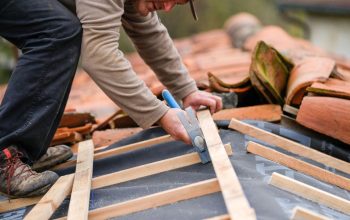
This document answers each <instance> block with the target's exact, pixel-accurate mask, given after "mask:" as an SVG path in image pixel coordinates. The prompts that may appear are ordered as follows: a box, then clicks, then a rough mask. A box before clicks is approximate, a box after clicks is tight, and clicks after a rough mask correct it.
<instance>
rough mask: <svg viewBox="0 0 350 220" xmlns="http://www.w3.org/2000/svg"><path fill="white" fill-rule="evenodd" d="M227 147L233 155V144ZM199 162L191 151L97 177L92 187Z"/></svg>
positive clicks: (99, 186) (112, 183)
mask: <svg viewBox="0 0 350 220" xmlns="http://www.w3.org/2000/svg"><path fill="white" fill-rule="evenodd" d="M225 149H226V152H227V154H228V155H232V148H231V145H229V144H227V145H225ZM197 163H201V159H200V158H199V155H198V153H190V154H186V155H181V156H178V157H173V158H169V159H165V160H161V161H157V162H153V163H149V164H144V165H141V166H137V167H133V168H129V169H126V170H121V171H119V172H115V173H111V174H106V175H103V176H99V177H95V178H94V179H93V181H92V188H93V189H98V188H102V187H105V186H111V185H114V184H118V183H122V182H127V181H130V180H135V179H139V178H142V177H146V176H151V175H154V174H158V173H162V172H166V171H170V170H175V169H179V168H183V167H187V166H191V165H194V164H197Z"/></svg>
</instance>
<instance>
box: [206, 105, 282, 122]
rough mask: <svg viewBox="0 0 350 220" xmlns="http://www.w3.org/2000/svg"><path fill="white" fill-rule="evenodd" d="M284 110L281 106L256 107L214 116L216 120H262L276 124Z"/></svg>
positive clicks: (234, 109)
mask: <svg viewBox="0 0 350 220" xmlns="http://www.w3.org/2000/svg"><path fill="white" fill-rule="evenodd" d="M281 115H282V110H281V106H279V105H272V104H270V105H269V104H267V105H256V106H249V107H240V108H232V109H223V110H221V111H219V112H217V113H215V114H214V115H213V119H214V120H231V119H232V118H235V119H238V120H247V119H249V120H261V121H270V122H276V121H280V120H281Z"/></svg>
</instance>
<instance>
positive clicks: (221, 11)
mask: <svg viewBox="0 0 350 220" xmlns="http://www.w3.org/2000/svg"><path fill="white" fill-rule="evenodd" d="M275 1H276V0H196V1H195V5H196V8H197V14H198V17H199V20H198V21H195V20H194V19H193V17H192V13H191V10H190V7H189V5H177V6H176V7H175V8H174V9H173V10H172V11H171V12H159V13H158V15H159V17H160V19H161V21H162V23H163V24H164V25H165V26H166V27H167V28H168V30H169V33H170V35H171V36H172V37H173V38H181V37H187V36H190V35H193V34H196V33H199V32H203V31H207V30H211V29H217V28H222V27H223V25H224V23H225V21H226V20H227V19H228V18H229V17H231V16H232V15H234V14H237V13H240V12H248V13H251V14H253V15H255V16H256V17H257V18H258V19H259V20H260V21H261V22H262V23H263V24H264V25H270V24H274V25H279V26H283V27H284V28H287V26H286V24H285V22H283V19H282V17H281V15H280V14H279V12H278V10H277V7H276V4H275ZM287 29H288V28H287ZM126 38H127V37H126V35H125V34H122V37H121V44H120V48H121V49H122V50H123V51H124V52H130V51H133V47H132V46H131V45H130V41H128V39H126Z"/></svg>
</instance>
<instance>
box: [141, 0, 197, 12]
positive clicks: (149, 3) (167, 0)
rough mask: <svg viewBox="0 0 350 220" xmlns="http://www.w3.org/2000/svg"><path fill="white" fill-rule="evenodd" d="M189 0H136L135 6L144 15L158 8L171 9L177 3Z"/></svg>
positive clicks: (184, 2) (180, 3)
mask: <svg viewBox="0 0 350 220" xmlns="http://www.w3.org/2000/svg"><path fill="white" fill-rule="evenodd" d="M188 1H189V0H135V7H136V10H137V11H138V12H139V13H140V14H141V15H142V16H146V15H148V13H150V12H152V11H156V10H164V11H171V9H172V8H173V7H174V6H175V5H178V4H179V5H182V4H186V3H187V2H188ZM191 7H192V5H191Z"/></svg>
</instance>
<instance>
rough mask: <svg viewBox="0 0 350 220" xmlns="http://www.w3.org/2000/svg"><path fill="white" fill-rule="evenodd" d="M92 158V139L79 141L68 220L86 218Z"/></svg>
mask: <svg viewBox="0 0 350 220" xmlns="http://www.w3.org/2000/svg"><path fill="white" fill-rule="evenodd" d="M93 158H94V144H93V142H92V140H88V141H84V142H80V143H79V147H78V159H77V166H76V170H75V174H74V183H73V189H72V195H71V199H70V202H69V209H68V219H70V220H75V219H81V220H83V219H86V220H87V217H88V212H89V203H90V189H91V179H92V169H93V160H94V159H93Z"/></svg>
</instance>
